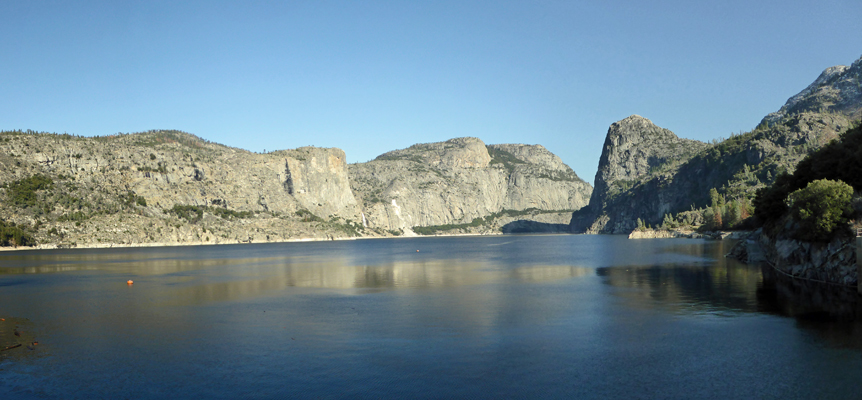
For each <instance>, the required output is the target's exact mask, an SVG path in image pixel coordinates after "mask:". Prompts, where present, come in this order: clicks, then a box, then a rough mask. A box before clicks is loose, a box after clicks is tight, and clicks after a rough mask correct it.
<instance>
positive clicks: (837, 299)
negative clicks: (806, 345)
mask: <svg viewBox="0 0 862 400" xmlns="http://www.w3.org/2000/svg"><path fill="white" fill-rule="evenodd" d="M762 270H763V284H762V285H761V286H760V287H758V289H757V293H756V294H757V300H758V305H759V307H760V309H759V311H761V312H765V313H770V314H776V315H783V316H788V317H793V318H795V319H796V321H797V324H798V325H799V326H800V327H801V328H804V329H806V330H809V331H812V332H816V333H817V334H818V335H820V336H822V337H823V338H825V339H827V340H828V341H829V342H830V343H832V344H835V345H839V346H843V347H853V348H862V299H860V295H859V294H858V293H857V291H856V289H855V288H850V287H843V286H836V285H827V284H823V283H817V282H809V281H804V280H800V279H792V278H790V277H787V276H785V275H781V274H779V273H777V272H776V271H775V270H774V269H772V267H770V266H768V265H764V266H762Z"/></svg>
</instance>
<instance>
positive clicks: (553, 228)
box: [502, 219, 571, 233]
mask: <svg viewBox="0 0 862 400" xmlns="http://www.w3.org/2000/svg"><path fill="white" fill-rule="evenodd" d="M502 231H503V233H570V232H571V229H570V228H569V225H568V224H549V223H546V222H537V221H530V220H525V219H522V220H518V221H512V222H509V223H508V224H505V225H503V227H502Z"/></svg>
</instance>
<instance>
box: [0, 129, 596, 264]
mask: <svg viewBox="0 0 862 400" xmlns="http://www.w3.org/2000/svg"><path fill="white" fill-rule="evenodd" d="M591 189H592V188H591V187H590V186H589V184H587V183H585V182H583V181H582V180H580V178H578V176H577V175H576V174H575V173H574V171H572V170H571V169H570V168H569V167H568V166H566V165H565V164H563V163H562V161H560V159H559V158H558V157H557V156H555V155H553V154H552V153H550V152H549V151H547V150H546V149H545V148H544V147H542V146H527V145H493V146H486V145H485V144H484V143H483V142H482V141H481V140H479V139H474V138H460V139H453V140H450V141H448V142H444V143H430V144H420V145H415V146H412V147H410V148H408V149H403V150H396V151H393V152H389V153H386V154H384V155H382V156H380V157H378V158H377V159H376V160H374V161H371V162H368V163H363V164H355V165H349V166H348V164H347V163H346V161H345V154H344V152H343V151H342V150H340V149H334V148H332V149H324V148H315V147H303V148H299V149H293V150H281V151H275V152H271V153H266V154H256V153H251V152H248V151H245V150H242V149H236V148H230V147H226V146H223V145H219V144H215V143H210V142H207V141H206V140H203V139H201V138H198V137H196V136H194V135H190V134H187V133H183V132H179V131H150V132H144V133H136V134H118V135H113V136H108V137H94V138H86V137H76V136H71V135H65V134H64V135H57V134H47V133H36V132H20V131H7V132H2V133H0V223H2V224H0V231H2V232H0V244H2V243H6V242H9V241H8V240H6V239H5V238H6V236H9V237H11V236H10V235H12V234H13V233H15V232H18V231H19V230H21V229H23V231H22V232H27V235H30V236H32V238H33V240H35V242H37V243H39V244H42V245H45V246H49V247H50V246H59V247H74V246H113V245H148V244H181V243H186V244H190V243H204V244H205V243H236V242H266V241H284V240H295V239H306V238H316V239H331V238H339V237H358V236H365V237H368V236H371V237H374V236H392V235H400V234H404V233H407V234H412V232H413V230H412V229H413V228H415V227H432V228H429V229H430V231H425V233H433V232H439V231H447V230H453V229H454V231H455V232H484V233H492V232H496V233H499V232H501V231H553V230H564V229H566V227H567V224H568V222H569V218H570V216H571V212H572V211H573V210H576V209H578V208H580V207H582V206H584V205H586V204H587V199H588V198H589V195H590V191H591ZM358 200H360V201H358ZM477 221H478V222H477ZM479 222H481V223H479ZM461 223H465V224H466V225H469V226H464V227H461V226H457V225H458V224H461ZM452 224H454V226H450V225H452ZM7 233H8V235H7ZM15 234H17V233H15ZM19 236H20V235H19ZM19 239H20V238H19Z"/></svg>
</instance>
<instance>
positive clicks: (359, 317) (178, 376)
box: [0, 235, 862, 399]
mask: <svg viewBox="0 0 862 400" xmlns="http://www.w3.org/2000/svg"><path fill="white" fill-rule="evenodd" d="M731 244H732V243H731V242H729V241H723V242H721V241H704V240H697V239H664V240H662V239H658V240H627V239H626V238H625V237H621V236H591V235H548V236H495V237H459V238H452V237H449V238H414V239H407V238H403V239H381V240H356V241H340V242H309V243H284V244H251V245H226V246H201V247H170V248H147V249H103V250H56V251H26V252H6V253H0V317H3V318H5V319H6V321H5V322H3V323H0V324H5V325H0V338H2V340H5V341H6V342H5V343H14V340H19V341H20V340H22V339H18V338H17V337H13V336H12V335H11V333H10V332H9V330H10V329H11V326H14V325H18V326H19V329H20V330H22V332H23V335H22V338H26V340H27V341H30V340H34V341H38V342H39V344H38V345H37V346H34V348H35V350H28V349H26V348H25V347H20V348H16V349H12V350H8V351H3V352H0V398H2V399H15V398H153V399H162V398H344V397H351V398H465V397H470V398H554V397H556V398H746V399H748V398H761V399H768V398H775V399H795V398H799V399H810V398H859V397H860V396H862V326H860V324H859V322H857V321H859V320H860V318H859V315H860V313H859V311H858V309H859V307H857V303H858V295H856V294H855V293H854V292H853V291H842V290H840V289H830V288H822V287H818V286H806V285H802V284H798V283H794V282H786V281H782V280H779V279H777V278H775V277H772V276H771V274H770V273H769V271H767V270H761V267H759V266H753V265H751V266H750V265H745V264H741V263H738V262H735V261H733V260H728V259H725V258H724V257H723V255H724V254H725V253H727V252H728V251H729V250H730V245H731ZM417 250H419V252H417ZM128 279H133V280H134V285H131V286H129V285H127V284H126V281H127V280H128ZM12 324H14V325H12ZM0 345H3V346H0V347H4V346H6V345H7V344H4V343H0Z"/></svg>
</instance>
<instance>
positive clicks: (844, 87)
mask: <svg viewBox="0 0 862 400" xmlns="http://www.w3.org/2000/svg"><path fill="white" fill-rule="evenodd" d="M824 111H827V112H832V113H839V114H843V115H845V116H847V117H848V118H850V119H859V118H860V117H862V58H859V59H858V60H856V61H855V62H854V63H853V64H852V65H850V66H846V65H837V66H834V67H829V68H826V70H824V71H823V73H821V74H820V76H818V77H817V79H815V80H814V82H813V83H812V84H810V85H808V87H806V88H805V89H804V90H802V91H801V92H799V93H797V94H796V95H795V96H793V97H791V98H789V99H788V100H787V103H785V104H784V106H782V107H781V109H780V110H778V111H776V112H774V113H770V114H769V115H767V116H766V117H764V118H763V120H764V122H767V123H769V124H774V123H776V122H778V121H780V120H781V119H782V118H785V117H787V116H789V115H793V114H799V113H803V112H809V113H810V112H824Z"/></svg>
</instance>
